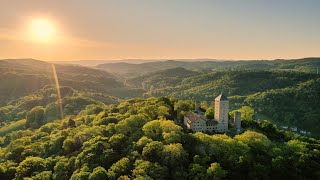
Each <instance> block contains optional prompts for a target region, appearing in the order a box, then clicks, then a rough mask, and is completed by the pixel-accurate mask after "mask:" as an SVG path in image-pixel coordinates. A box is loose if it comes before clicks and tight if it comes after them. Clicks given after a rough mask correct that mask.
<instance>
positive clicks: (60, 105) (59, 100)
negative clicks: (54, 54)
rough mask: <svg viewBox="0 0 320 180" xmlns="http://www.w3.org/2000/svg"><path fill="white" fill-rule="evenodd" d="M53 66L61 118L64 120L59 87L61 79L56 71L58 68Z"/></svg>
mask: <svg viewBox="0 0 320 180" xmlns="http://www.w3.org/2000/svg"><path fill="white" fill-rule="evenodd" d="M51 65H52V72H53V77H54V81H55V84H56V89H57V95H58V106H59V111H60V118H61V119H63V116H64V115H63V107H62V99H61V92H60V85H59V79H58V75H57V71H56V66H55V65H54V64H51Z"/></svg>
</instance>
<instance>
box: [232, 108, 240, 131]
mask: <svg viewBox="0 0 320 180" xmlns="http://www.w3.org/2000/svg"><path fill="white" fill-rule="evenodd" d="M234 128H235V129H236V131H237V132H240V131H241V112H235V113H234Z"/></svg>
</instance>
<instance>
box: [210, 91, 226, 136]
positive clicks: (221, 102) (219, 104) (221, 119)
mask: <svg viewBox="0 0 320 180" xmlns="http://www.w3.org/2000/svg"><path fill="white" fill-rule="evenodd" d="M228 113H229V100H228V98H227V97H226V96H224V95H223V94H220V95H219V96H218V97H216V99H215V100H214V119H215V120H216V121H218V126H217V130H218V132H226V131H228Z"/></svg>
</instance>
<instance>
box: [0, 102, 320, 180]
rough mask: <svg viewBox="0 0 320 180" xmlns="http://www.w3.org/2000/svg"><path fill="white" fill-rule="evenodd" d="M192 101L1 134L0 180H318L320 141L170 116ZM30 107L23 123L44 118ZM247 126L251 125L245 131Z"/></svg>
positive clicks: (104, 110) (90, 114)
mask: <svg viewBox="0 0 320 180" xmlns="http://www.w3.org/2000/svg"><path fill="white" fill-rule="evenodd" d="M193 106H194V104H193V102H192V101H183V100H178V99H173V98H171V99H168V98H149V99H131V100H127V101H123V102H121V103H120V104H119V105H116V106H115V105H103V104H97V105H91V106H87V107H86V108H85V109H84V110H82V111H81V112H80V113H79V114H78V115H76V116H74V117H67V118H65V119H63V120H51V121H48V122H44V123H43V124H42V125H41V126H39V127H34V126H27V127H26V128H27V129H25V130H21V131H13V132H11V133H7V134H6V135H2V136H0V145H1V148H0V179H13V178H15V179H25V178H32V179H57V180H64V179H69V178H70V179H118V178H120V179H221V178H225V179H256V178H258V179H273V178H275V179H288V178H289V179H318V178H320V177H319V176H320V171H319V170H320V164H319V162H320V161H319V159H320V142H319V141H318V140H315V139H312V138H306V137H303V136H296V135H294V134H292V133H289V132H286V131H282V130H278V129H277V128H275V127H274V126H273V125H272V124H271V123H269V122H267V121H263V122H258V121H255V120H254V119H250V118H248V119H247V118H245V119H243V123H242V125H243V128H244V130H245V132H244V133H242V134H239V135H236V136H231V135H230V136H228V135H222V134H215V135H208V134H204V133H195V134H192V133H189V132H188V131H186V130H185V129H183V128H182V127H181V126H179V125H177V124H175V123H174V122H173V121H172V120H173V119H177V118H178V119H179V117H180V115H181V114H183V113H185V112H186V111H188V110H189V109H193V108H194V107H193ZM34 113H36V112H35V111H30V112H29V115H27V121H30V122H34V121H36V122H41V120H43V118H44V117H43V116H34V115H35V114H34ZM248 128H249V129H250V130H249V129H248Z"/></svg>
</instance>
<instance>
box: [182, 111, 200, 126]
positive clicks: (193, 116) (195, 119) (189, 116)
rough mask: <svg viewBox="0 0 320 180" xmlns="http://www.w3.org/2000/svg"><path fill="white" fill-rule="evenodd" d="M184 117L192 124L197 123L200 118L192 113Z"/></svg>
mask: <svg viewBox="0 0 320 180" xmlns="http://www.w3.org/2000/svg"><path fill="white" fill-rule="evenodd" d="M184 116H185V117H187V118H188V119H189V120H190V121H191V123H193V122H195V121H197V119H199V116H198V115H197V114H196V113H194V112H192V111H189V112H188V113H187V114H185V115H184Z"/></svg>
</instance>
